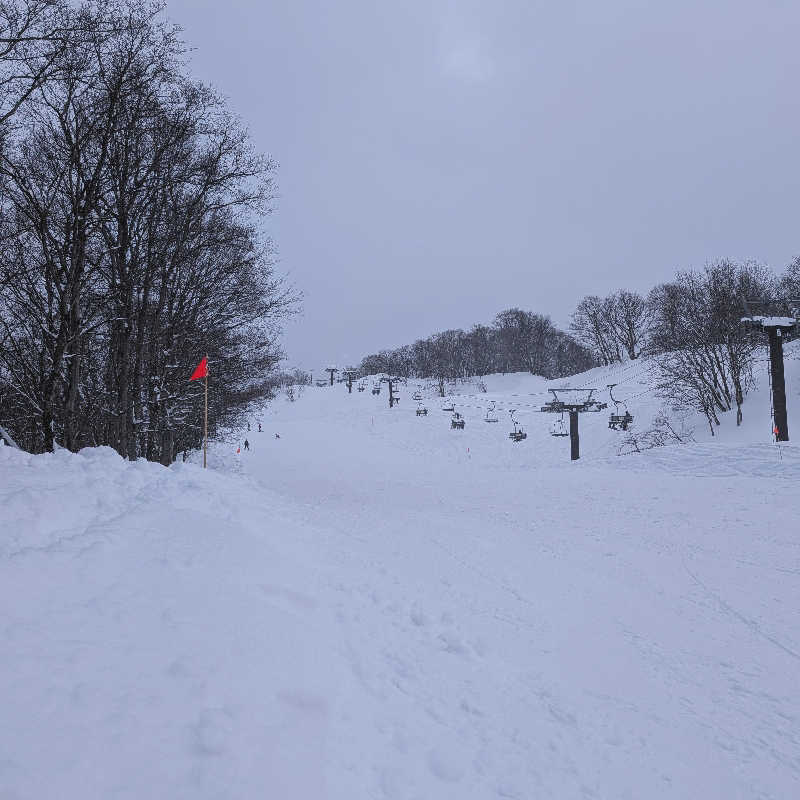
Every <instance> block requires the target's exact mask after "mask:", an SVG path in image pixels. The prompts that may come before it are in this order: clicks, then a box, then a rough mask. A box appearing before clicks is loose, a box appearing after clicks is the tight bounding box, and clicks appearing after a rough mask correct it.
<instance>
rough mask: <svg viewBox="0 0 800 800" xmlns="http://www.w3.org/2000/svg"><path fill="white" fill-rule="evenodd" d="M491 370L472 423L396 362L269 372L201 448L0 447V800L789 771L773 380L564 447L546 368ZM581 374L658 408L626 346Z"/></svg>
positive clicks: (781, 472) (738, 792) (792, 546)
mask: <svg viewBox="0 0 800 800" xmlns="http://www.w3.org/2000/svg"><path fill="white" fill-rule="evenodd" d="M798 352H800V351H798V350H797V349H796V348H794V347H792V348H789V352H788V353H787V363H788V366H787V385H788V394H789V403H790V421H789V430H790V434H792V433H794V434H795V435H796V436H800V413H799V412H800V383H798V380H799V379H800V371H799V370H798V369H797V368H796V366H797V360H796V359H797V354H798ZM762 366H763V365H762ZM484 381H485V385H486V388H487V392H486V393H483V392H480V391H478V390H477V387H475V386H470V385H462V386H459V387H457V388H456V391H457V393H458V395H457V396H456V397H455V398H448V399H449V400H453V401H454V402H455V403H456V408H457V409H458V410H460V411H462V413H463V414H464V416H465V418H466V427H465V429H464V430H463V431H458V430H455V431H454V430H451V429H450V427H449V417H450V415H449V414H448V413H443V412H442V411H441V410H440V407H441V405H442V401H441V400H437V399H436V398H435V397H433V396H431V395H430V393H428V394H427V396H426V399H425V401H424V402H425V403H426V405H427V407H428V408H429V409H430V411H429V414H428V415H427V416H426V417H417V416H416V415H415V413H414V409H415V408H416V405H417V404H416V403H415V402H413V401H412V399H411V395H412V393H413V392H414V391H415V390H416V386H415V385H414V383H413V382H409V384H408V386H407V387H404V388H403V389H402V390H401V402H400V405H399V407H397V408H395V409H392V410H391V411H390V410H389V409H388V407H387V405H388V404H387V402H386V394H385V389H384V390H383V391H382V393H381V394H380V395H379V396H377V397H376V396H373V395H372V394H371V393H370V391H365V392H363V393H358V392H357V391H355V390H354V392H353V394H352V395H348V394H347V389H346V387H344V386H343V385H341V384H337V385H336V386H334V387H326V388H317V387H311V388H307V389H305V390H303V392H302V393H301V394H300V396H299V397H298V398H297V399H296V401H295V402H289V401H288V400H287V399H286V398H285V397H284V396H281V397H279V398H278V399H277V400H276V401H275V402H273V403H272V404H271V405H270V406H269V407H268V408H265V409H262V410H261V411H260V412H258V413H256V414H254V415H253V417H252V419H251V425H252V430H251V431H250V432H240V433H237V434H235V435H233V434H232V435H231V436H230V437H229V438H228V439H227V440H226V441H219V442H215V443H214V444H213V445H212V447H211V450H210V464H211V466H212V469H210V470H208V471H205V472H204V471H203V470H202V469H200V468H199V467H198V466H197V465H196V464H191V463H190V464H176V465H175V466H173V467H172V468H170V469H165V468H163V467H160V466H157V465H154V464H147V463H144V462H136V463H129V462H125V461H123V460H121V459H120V458H118V457H117V456H116V455H115V454H114V453H113V452H112V451H110V450H108V449H100V450H95V451H88V450H87V451H83V452H81V453H80V454H78V455H71V454H67V453H65V452H63V451H61V452H59V453H57V454H55V455H45V456H27V455H25V454H22V453H19V452H17V451H12V450H11V449H10V448H8V447H0V504H1V506H0V507H1V508H2V531H3V533H2V538H0V601H1V602H2V605H3V608H4V609H6V613H5V615H4V624H3V626H2V628H0V641H2V652H3V659H2V662H0V696H2V697H3V698H4V722H5V724H4V725H3V726H0V789H2V791H0V796H1V797H3V798H6V797H8V798H31V797H36V798H45V799H46V798H72V797H75V798H77V797H80V798H82V799H84V798H109V797H115V798H141V797H152V798H165V800H166V798H193V799H196V798H201V799H202V798H209V799H210V798H244V797H276V798H292V800H306V798H307V800H319V799H320V798H335V799H336V800H339V799H340V798H341V800H352V798H362V797H363V798H387V799H391V800H419V799H420V798H437V800H439V799H445V800H446V799H448V798H453V800H455V799H456V798H458V800H472V799H473V798H474V799H475V800H479V799H480V800H484V799H485V798H490V797H497V798H516V799H517V800H528V798H559V799H560V798H585V797H597V798H612V797H613V798H616V797H620V798H621V797H632V798H633V797H647V798H675V797H681V798H683V797H703V798H719V799H720V800H722V799H723V798H724V799H725V800H731V799H741V800H745V799H748V800H749V798H754V797H760V798H774V799H775V800H779V799H780V800H783V798H787V797H791V796H794V795H796V794H797V792H798V789H799V788H800V761H799V760H798V755H797V754H798V733H797V731H798V720H799V719H800V700H798V697H797V692H796V677H797V670H798V666H800V636H798V630H800V625H799V624H798V623H800V618H799V616H798V606H797V597H798V576H800V543H798V538H797V534H796V527H797V519H798V515H799V514H800V499H798V494H797V492H796V485H797V480H798V478H800V448H798V446H797V445H795V444H792V443H789V444H787V445H783V446H782V447H780V448H778V447H777V446H776V445H774V444H771V443H770V441H769V418H768V414H767V415H766V416H765V407H766V403H767V401H768V392H767V391H766V381H765V380H764V377H763V375H760V376H759V389H758V391H756V392H754V393H753V394H752V395H751V396H750V397H749V398H748V400H747V403H746V405H745V410H744V413H745V424H744V425H743V426H742V428H739V429H737V428H736V426H735V420H733V419H728V418H725V419H724V420H723V424H722V426H721V428H720V430H719V432H718V434H719V435H718V436H717V437H715V439H714V440H713V441H711V440H710V437H709V436H708V432H707V430H708V429H707V427H706V428H705V430H704V424H703V423H702V421H700V420H698V419H695V418H689V419H687V420H686V425H687V426H688V427H689V428H692V427H693V428H695V433H694V438H695V439H696V442H695V443H690V444H686V445H678V446H673V447H664V448H660V449H657V450H652V451H648V452H645V453H641V454H636V455H633V456H625V457H617V455H616V452H617V450H618V449H619V442H620V437H621V436H622V434H619V433H616V432H613V431H610V430H609V429H608V428H607V425H606V419H607V417H606V414H607V412H603V413H601V414H596V415H594V414H593V415H589V414H587V415H584V416H583V417H582V419H581V430H582V443H583V458H582V459H581V461H579V462H574V463H572V462H570V461H569V452H568V450H569V446H568V443H567V442H568V440H565V439H559V438H554V437H551V436H549V435H548V427H549V425H550V424H552V422H553V417H552V415H544V414H538V413H536V412H534V408H536V407H538V405H540V404H541V401H543V400H546V399H547V392H546V389H547V386H548V385H550V384H549V383H547V382H545V381H543V380H542V379H539V378H535V377H532V376H525V375H506V376H489V377H487V378H486V379H484ZM572 382H573V384H574V385H592V386H598V387H604V386H605V384H606V383H609V382H617V383H619V387H618V394H619V396H620V397H623V398H625V399H626V400H628V405H629V408H630V410H631V412H632V413H633V414H634V415H635V417H636V424H637V425H639V424H644V423H645V422H646V421H648V420H649V419H652V417H653V416H654V415H655V414H656V413H657V412H658V410H659V408H660V406H661V403H660V401H659V400H658V398H657V397H656V396H655V395H654V393H653V390H652V387H651V385H650V382H649V378H648V376H647V372H646V363H645V362H635V363H628V364H625V365H621V366H619V365H618V366H616V367H614V368H607V369H602V370H595V371H592V373H589V374H586V375H582V376H576V377H575V378H574V379H572ZM368 388H369V384H368ZM421 388H422V390H423V391H426V390H424V387H421ZM492 400H494V401H495V404H496V408H497V411H498V416H499V417H500V422H498V423H497V424H491V425H490V424H486V423H484V422H483V421H482V419H483V417H484V415H485V409H486V407H487V403H488V402H490V401H492ZM512 407H513V408H516V409H517V418H518V419H520V421H521V422H522V423H523V425H524V426H525V427H526V428H527V430H528V432H529V437H528V439H527V440H525V441H524V442H521V443H519V444H514V443H512V442H510V441H509V440H508V438H507V434H508V430H509V428H510V426H509V424H508V413H507V409H509V408H512ZM728 416H730V415H728ZM258 422H261V424H262V426H263V431H262V432H261V433H258V432H257V430H256V428H257V425H256V423H258ZM276 434H277V435H278V436H279V438H276ZM245 436H247V437H248V438H249V442H250V443H251V449H250V450H249V451H244V450H243V451H242V452H240V453H237V452H236V450H237V448H238V446H239V445H240V444H241V442H243V440H244V438H245Z"/></svg>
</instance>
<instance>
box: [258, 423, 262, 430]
mask: <svg viewBox="0 0 800 800" xmlns="http://www.w3.org/2000/svg"><path fill="white" fill-rule="evenodd" d="M258 432H259V433H261V423H260V422H259V423H258Z"/></svg>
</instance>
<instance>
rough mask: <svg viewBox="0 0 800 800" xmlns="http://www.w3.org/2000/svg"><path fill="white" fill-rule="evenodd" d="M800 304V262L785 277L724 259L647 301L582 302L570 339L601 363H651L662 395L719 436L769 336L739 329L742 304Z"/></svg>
mask: <svg viewBox="0 0 800 800" xmlns="http://www.w3.org/2000/svg"><path fill="white" fill-rule="evenodd" d="M793 297H794V298H796V297H800V259H798V260H795V261H794V262H793V264H792V265H791V266H790V267H789V268H788V270H787V271H786V273H785V274H784V275H783V276H781V277H779V276H777V275H776V274H775V273H773V272H772V271H771V270H770V269H769V268H767V267H765V266H763V265H761V264H757V263H754V262H745V263H741V264H740V263H737V262H734V261H729V260H721V261H717V262H714V263H710V264H708V265H707V266H706V267H705V268H704V269H702V270H687V271H681V272H679V273H678V274H677V275H676V276H675V279H674V280H672V281H670V282H668V283H664V284H660V285H659V286H656V287H654V288H653V289H652V290H651V291H650V293H649V294H648V295H647V296H646V297H642V296H641V295H639V294H637V293H635V292H629V291H625V290H623V291H619V292H616V293H614V294H611V295H609V296H607V297H597V296H589V297H584V298H583V300H581V301H580V303H579V304H578V306H577V308H576V310H575V313H574V314H573V316H572V325H571V328H570V329H571V332H572V333H573V335H574V336H575V337H576V338H577V339H578V341H580V342H581V343H582V344H584V345H585V346H586V347H588V348H589V349H590V350H591V352H592V353H593V355H594V357H595V358H596V359H597V361H598V363H600V364H613V363H614V362H616V361H622V360H623V359H625V358H630V359H635V358H638V357H639V356H640V355H648V356H650V357H651V361H652V364H653V369H654V371H655V374H656V377H657V380H658V386H659V389H660V391H661V394H662V395H663V396H664V397H665V398H666V399H668V400H669V401H671V402H672V403H673V404H675V405H678V406H682V407H688V408H693V409H695V410H697V411H700V412H702V413H703V414H704V415H705V417H706V419H707V420H708V424H709V426H710V429H711V432H712V434H713V432H714V427H715V426H716V425H719V417H718V415H719V414H720V413H724V412H726V411H731V410H733V409H734V408H735V409H736V416H737V422H741V420H742V403H743V402H744V398H745V395H746V394H747V391H748V389H749V388H750V386H751V385H752V382H753V364H754V359H755V354H756V350H757V348H758V347H759V345H763V344H764V341H763V337H759V336H758V335H757V334H753V333H751V332H749V331H748V330H746V329H745V328H744V327H743V326H742V324H741V318H742V314H743V313H744V309H743V305H742V299H743V298H746V299H763V300H774V299H778V298H793Z"/></svg>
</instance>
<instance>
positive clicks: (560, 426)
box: [550, 412, 569, 436]
mask: <svg viewBox="0 0 800 800" xmlns="http://www.w3.org/2000/svg"><path fill="white" fill-rule="evenodd" d="M550 435H551V436H569V431H568V430H567V424H566V422H564V413H563V412H562V413H561V416H560V417H559V418H558V419H557V420H556V421H555V422H554V423H553V425H552V427H551V428H550Z"/></svg>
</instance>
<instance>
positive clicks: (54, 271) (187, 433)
mask: <svg viewBox="0 0 800 800" xmlns="http://www.w3.org/2000/svg"><path fill="white" fill-rule="evenodd" d="M163 11H164V8H163V4H162V3H160V2H156V3H153V2H148V1H147V0H89V2H86V3H84V4H83V5H81V6H80V7H77V6H75V5H74V4H72V3H70V2H67V1H66V0H11V1H9V2H6V1H5V0H0V424H2V425H3V426H5V427H6V428H7V429H8V430H9V432H10V433H11V434H12V435H13V436H14V437H15V438H16V440H17V442H18V443H19V444H20V445H21V446H22V447H24V448H26V449H28V450H31V451H34V452H40V451H46V450H52V449H53V448H54V446H55V445H61V446H63V447H67V448H69V449H72V450H75V449H78V448H80V447H84V446H88V445H100V444H108V445H111V446H112V447H114V448H115V449H116V450H118V451H119V452H120V453H121V454H122V455H123V456H126V457H129V458H136V457H141V456H144V457H146V458H148V459H151V460H158V461H162V462H164V463H169V462H171V461H172V460H173V459H174V458H175V456H176V454H177V453H178V452H179V450H181V449H184V448H187V447H192V446H195V445H197V444H198V443H199V440H200V436H201V431H202V403H203V399H202V385H201V383H202V382H196V383H189V382H188V377H189V375H190V374H191V372H192V370H193V368H194V366H195V365H196V364H197V362H198V361H199V360H200V359H201V358H202V357H203V356H204V355H206V354H207V355H208V356H209V362H210V365H211V370H210V371H211V385H212V386H213V391H212V392H211V393H210V407H209V416H210V424H211V426H212V427H213V426H214V425H215V424H217V423H218V422H220V421H222V420H223V419H225V418H226V417H228V416H230V415H231V414H235V413H236V411H237V409H238V408H241V407H242V405H243V404H244V403H246V402H248V401H249V400H250V399H252V398H253V397H255V396H258V395H260V394H262V393H264V392H267V391H269V387H268V385H267V384H266V383H265V380H266V376H268V374H269V372H270V371H271V370H272V369H273V368H274V366H275V365H276V364H277V362H278V361H279V358H280V352H279V346H278V341H277V337H278V333H279V326H280V322H281V320H282V318H283V317H284V316H285V315H286V314H287V313H289V312H290V311H291V310H292V308H293V300H292V297H291V296H290V293H289V292H288V291H287V289H286V287H285V286H284V285H283V284H282V282H281V280H280V278H279V277H278V276H277V275H276V274H275V272H274V269H273V263H272V259H271V245H270V242H269V240H268V239H267V238H265V237H264V236H263V235H262V233H261V231H260V222H261V218H262V217H263V216H264V215H265V214H267V213H268V211H269V207H270V201H271V197H272V192H273V179H274V170H275V167H274V164H273V162H272V161H270V160H269V159H268V158H265V157H263V156H261V155H259V154H257V153H255V152H254V151H253V150H252V148H251V145H250V142H249V140H248V136H247V133H246V131H245V130H244V128H243V127H242V126H241V124H240V123H239V122H238V120H237V119H236V118H235V117H234V116H233V115H232V114H231V112H230V111H229V110H228V109H227V108H226V105H225V103H224V102H223V100H222V99H221V98H220V96H219V95H218V94H217V93H216V92H215V91H214V90H213V89H211V88H210V87H208V86H206V85H203V84H202V83H200V82H198V81H197V80H195V79H193V78H192V77H191V76H190V75H189V74H188V72H187V69H186V66H185V63H184V60H183V55H184V52H185V48H184V45H183V43H182V41H181V39H180V36H179V31H178V30H177V29H176V28H175V27H173V26H172V25H170V24H169V23H168V22H166V21H165V19H164V17H163Z"/></svg>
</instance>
